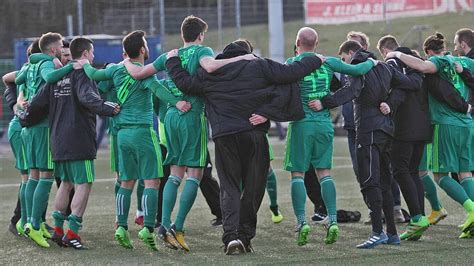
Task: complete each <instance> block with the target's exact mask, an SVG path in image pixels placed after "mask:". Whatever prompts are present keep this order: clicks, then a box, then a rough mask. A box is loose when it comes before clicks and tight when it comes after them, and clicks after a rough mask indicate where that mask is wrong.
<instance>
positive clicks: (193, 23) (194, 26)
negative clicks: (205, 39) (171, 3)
mask: <svg viewBox="0 0 474 266" xmlns="http://www.w3.org/2000/svg"><path fill="white" fill-rule="evenodd" d="M206 31H207V23H206V22H205V21H204V20H202V19H201V18H198V17H195V16H193V15H191V16H187V17H186V18H185V19H184V20H183V23H181V34H182V35H183V39H184V41H185V42H193V41H195V40H196V39H197V37H198V36H199V34H201V33H204V32H206Z"/></svg>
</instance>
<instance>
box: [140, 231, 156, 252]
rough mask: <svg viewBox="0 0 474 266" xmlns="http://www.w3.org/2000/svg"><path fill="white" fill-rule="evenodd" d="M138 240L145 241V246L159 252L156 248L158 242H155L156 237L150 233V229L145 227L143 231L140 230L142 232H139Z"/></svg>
mask: <svg viewBox="0 0 474 266" xmlns="http://www.w3.org/2000/svg"><path fill="white" fill-rule="evenodd" d="M138 238H139V239H140V240H141V241H143V243H145V245H146V246H147V247H148V248H150V249H151V250H155V251H157V250H158V248H157V247H156V240H155V239H156V235H155V234H154V233H152V232H150V230H148V228H146V227H143V229H142V230H140V232H138Z"/></svg>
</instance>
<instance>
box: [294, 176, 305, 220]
mask: <svg viewBox="0 0 474 266" xmlns="http://www.w3.org/2000/svg"><path fill="white" fill-rule="evenodd" d="M291 202H292V203H293V210H294V212H295V216H296V220H297V222H298V224H299V225H301V224H304V223H306V214H305V205H306V187H305V186H304V178H303V177H302V176H294V177H293V178H291Z"/></svg>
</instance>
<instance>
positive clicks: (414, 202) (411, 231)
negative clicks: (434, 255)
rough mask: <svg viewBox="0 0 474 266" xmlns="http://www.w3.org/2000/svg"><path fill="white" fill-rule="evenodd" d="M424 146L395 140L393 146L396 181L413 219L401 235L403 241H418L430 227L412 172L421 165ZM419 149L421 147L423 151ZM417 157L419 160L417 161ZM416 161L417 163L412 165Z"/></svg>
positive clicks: (392, 157)
mask: <svg viewBox="0 0 474 266" xmlns="http://www.w3.org/2000/svg"><path fill="white" fill-rule="evenodd" d="M422 145H423V144H420V145H417V144H416V143H414V142H407V141H400V140H395V141H394V143H393V145H392V151H391V162H392V167H393V175H394V178H395V180H397V181H398V184H399V186H400V190H401V192H402V193H403V197H404V198H405V202H406V203H407V206H408V210H409V212H410V217H411V219H410V223H409V224H408V226H407V229H406V231H405V232H404V233H402V234H401V235H400V238H401V239H402V240H418V239H419V238H420V237H421V234H422V233H423V232H424V231H425V230H426V229H427V228H428V226H429V225H430V223H429V221H428V218H426V217H424V216H423V212H422V209H421V206H420V202H419V200H420V198H419V196H418V187H417V184H416V183H415V182H416V181H415V180H414V179H413V178H412V175H411V171H410V166H411V165H418V164H419V161H420V159H421V155H422V153H420V150H421V151H422V147H423V146H422ZM418 147H421V149H420V148H418ZM415 156H416V157H417V158H418V159H415ZM414 159H415V160H416V162H414V163H412V161H413V160H414ZM416 179H418V180H419V178H416ZM420 183H421V182H420Z"/></svg>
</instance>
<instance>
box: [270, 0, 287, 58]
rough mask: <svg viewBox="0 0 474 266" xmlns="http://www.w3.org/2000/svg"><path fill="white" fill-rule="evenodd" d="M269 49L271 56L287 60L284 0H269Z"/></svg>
mask: <svg viewBox="0 0 474 266" xmlns="http://www.w3.org/2000/svg"><path fill="white" fill-rule="evenodd" d="M268 31H269V35H270V36H269V39H268V40H269V43H268V46H269V47H268V50H269V54H270V58H271V59H273V60H275V61H277V62H281V63H283V62H284V60H285V58H284V57H285V37H284V35H285V34H284V30H283V3H282V0H268Z"/></svg>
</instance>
